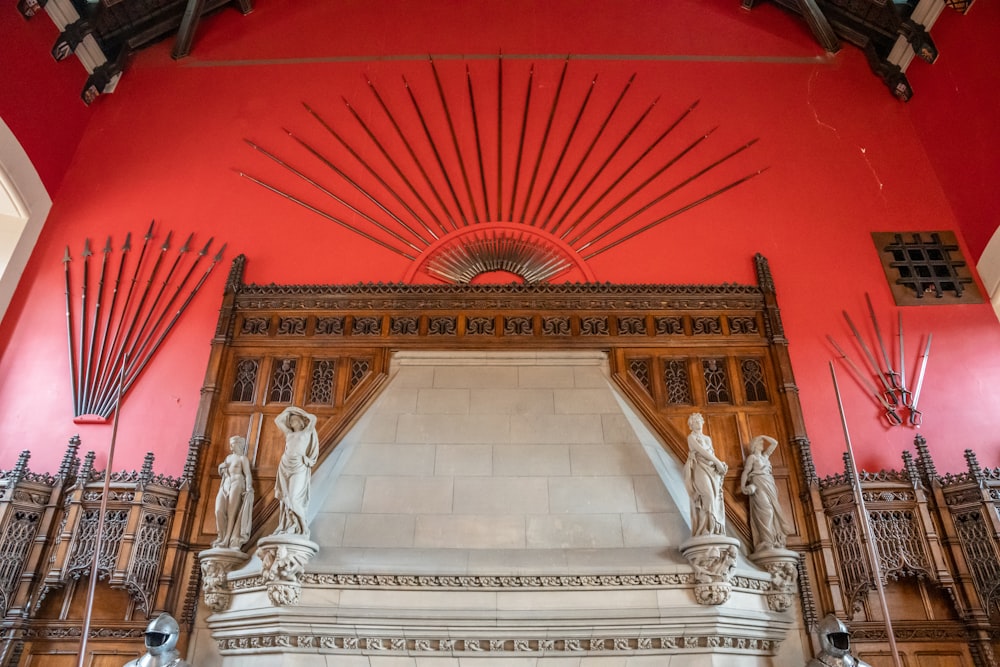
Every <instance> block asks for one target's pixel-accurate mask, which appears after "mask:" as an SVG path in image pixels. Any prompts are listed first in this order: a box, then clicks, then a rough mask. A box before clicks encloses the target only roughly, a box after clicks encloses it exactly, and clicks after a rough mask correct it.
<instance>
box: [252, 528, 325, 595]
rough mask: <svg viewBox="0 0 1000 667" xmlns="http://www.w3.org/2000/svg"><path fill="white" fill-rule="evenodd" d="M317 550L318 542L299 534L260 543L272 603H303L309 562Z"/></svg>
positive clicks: (276, 536)
mask: <svg viewBox="0 0 1000 667" xmlns="http://www.w3.org/2000/svg"><path fill="white" fill-rule="evenodd" d="M317 553H319V545H318V544H316V543H315V542H313V541H311V540H307V539H304V538H301V537H297V536H295V535H289V534H276V535H270V536H268V537H265V538H262V539H261V540H260V541H259V542H258V543H257V556H258V557H260V561H261V564H262V570H261V579H262V580H263V582H264V585H265V586H266V587H267V597H268V599H269V600H270V601H271V605H272V606H275V607H290V606H294V605H297V604H298V603H299V595H300V593H301V591H302V583H301V578H302V575H303V574H304V573H305V566H306V563H308V562H309V561H310V560H312V557H313V556H315V555H316V554H317Z"/></svg>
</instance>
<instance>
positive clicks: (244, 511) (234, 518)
mask: <svg viewBox="0 0 1000 667" xmlns="http://www.w3.org/2000/svg"><path fill="white" fill-rule="evenodd" d="M229 450H230V452H231V453H230V454H229V455H228V456H226V459H225V460H224V461H223V462H222V463H220V464H219V475H220V476H221V477H222V483H221V484H220V485H219V494H218V495H217V496H216V497H215V525H216V528H217V530H218V531H219V536H218V538H216V540H215V541H214V542H212V546H213V547H219V548H222V549H242V548H243V545H244V544H246V542H247V540H248V539H250V529H251V525H252V520H253V516H252V512H253V478H252V476H251V474H250V459H249V458H248V457H247V441H246V438H244V437H243V436H239V435H234V436H233V437H231V438H229Z"/></svg>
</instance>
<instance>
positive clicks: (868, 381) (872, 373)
mask: <svg viewBox="0 0 1000 667" xmlns="http://www.w3.org/2000/svg"><path fill="white" fill-rule="evenodd" d="M865 302H866V303H867V304H868V314H869V316H870V317H871V320H872V327H873V328H874V329H875V338H876V340H877V341H878V347H879V352H880V353H881V355H880V356H881V364H880V363H879V360H878V359H877V358H876V356H875V354H874V353H873V352H872V349H871V347H869V346H868V344H867V343H866V342H865V339H864V338H863V337H862V336H861V332H860V331H858V327H857V326H855V324H854V322H853V321H852V320H851V316H850V315H848V314H847V311H846V310H845V311H843V314H844V319H845V320H846V321H847V325H848V326H849V327H850V328H851V332H852V333H853V334H854V339H855V340H856V341H857V343H858V346H859V347H860V348H861V351H862V353H863V354H864V358H865V360H866V362H867V363H866V368H865V369H862V368H861V367H860V366H858V364H856V363H855V362H854V360H853V359H851V358H850V357H849V356H847V353H846V352H844V350H843V349H842V348H841V347H840V345H838V344H837V341H835V340H834V339H833V337H832V336H829V335H828V336H827V337H826V338H827V340H829V341H830V344H831V345H833V347H834V349H835V350H836V351H837V354H839V355H840V361H841V362H842V363H843V364H844V365H846V366H847V368H848V369H849V370H850V371H851V373H852V374H853V375H854V377H855V378H857V380H858V381H859V382H860V383H861V384H862V386H864V388H865V390H866V391H867V392H868V393H869V394H870V395H871V396H873V397H874V398H875V401H876V402H877V403H878V405H879V407H880V408H881V409H882V410H883V417H884V419H885V421H886V423H887V424H888V425H889V426H890V427H891V426H902V425H904V424H908V425H910V426H914V427H916V428H920V426H921V424H923V413H922V412H920V410H919V409H918V408H917V405H918V403H919V402H920V391H921V389H922V388H923V386H924V372H925V371H926V370H927V358H928V355H929V354H930V349H931V340H932V339H933V337H934V334H927V340H926V341H924V346H923V352H921V354H920V360H919V362H918V369H917V382H916V385H915V386H914V388H913V389H912V390H910V388H909V387H908V386H907V384H906V356H905V353H904V340H903V313H902V312H900V313H898V315H897V325H896V331H897V333H896V337H897V338H898V342H899V358H898V360H897V361H898V366H897V365H894V364H893V362H892V357H891V355H890V354H889V350H888V349H887V348H886V345H885V340H884V339H883V338H882V329H881V328H880V327H879V324H878V318H877V317H876V316H875V309H874V308H873V307H872V300H871V297H870V296H869V295H868V294H867V293H866V294H865ZM872 378H874V379H875V380H877V381H878V383H877V384H876V382H875V380H873V379H872ZM880 387H881V388H880Z"/></svg>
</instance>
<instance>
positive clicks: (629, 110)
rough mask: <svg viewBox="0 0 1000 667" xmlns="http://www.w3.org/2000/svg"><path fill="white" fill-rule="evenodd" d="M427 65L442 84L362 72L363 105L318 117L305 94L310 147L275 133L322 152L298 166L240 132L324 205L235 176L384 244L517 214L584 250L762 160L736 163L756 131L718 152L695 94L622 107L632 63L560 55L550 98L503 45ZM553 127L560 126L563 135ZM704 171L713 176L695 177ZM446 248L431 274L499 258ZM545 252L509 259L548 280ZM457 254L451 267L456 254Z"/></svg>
mask: <svg viewBox="0 0 1000 667" xmlns="http://www.w3.org/2000/svg"><path fill="white" fill-rule="evenodd" d="M427 67H428V68H429V74H430V75H431V80H432V81H433V88H434V89H435V90H436V94H434V92H431V93H424V92H423V89H422V88H421V86H420V84H419V83H418V81H419V80H420V77H421V73H420V71H419V70H418V69H414V71H413V73H412V76H413V77H415V78H414V79H413V80H411V79H410V78H407V77H406V76H404V77H403V79H402V82H401V83H400V84H399V85H381V84H380V86H376V84H375V82H373V81H372V80H371V79H369V78H368V77H367V76H366V77H365V84H366V85H365V87H366V88H367V89H368V91H369V92H370V93H371V96H370V98H369V99H368V101H364V100H362V101H360V102H357V103H355V102H351V101H348V100H347V99H346V98H341V102H342V104H340V105H333V106H334V108H333V109H330V110H327V111H324V113H323V114H321V113H320V112H319V111H318V110H316V109H314V108H313V107H311V106H310V105H308V104H306V103H303V107H304V108H305V111H306V112H307V114H308V115H309V116H311V117H312V119H313V120H315V121H316V122H317V123H318V124H319V125H320V126H321V127H322V128H323V130H324V131H323V132H320V133H319V136H320V137H325V139H321V140H320V141H321V142H322V143H317V142H316V140H310V141H307V140H306V139H305V138H303V136H305V135H303V136H300V134H299V133H298V132H295V133H293V132H292V131H291V130H288V129H284V132H285V133H286V134H287V135H288V136H289V137H290V138H291V139H292V140H293V141H294V142H295V143H296V144H298V145H299V147H301V148H303V149H305V151H306V153H308V154H310V155H312V156H313V157H314V158H316V159H317V160H318V164H315V163H313V166H308V164H309V163H306V165H300V166H294V165H292V164H291V163H290V162H289V161H286V159H285V158H282V157H280V156H279V155H277V154H276V153H275V152H273V151H271V150H268V149H266V148H264V147H262V146H260V145H259V144H257V143H255V142H253V141H251V140H250V139H246V140H245V141H246V143H247V144H248V145H249V146H250V147H251V148H253V149H254V150H255V151H257V152H258V153H260V154H261V155H263V156H265V157H266V158H268V160H270V161H271V162H273V163H275V164H277V165H278V166H279V167H280V168H281V169H282V170H284V171H285V172H288V173H290V174H292V175H294V176H295V177H296V179H298V180H300V181H302V182H304V183H306V184H307V185H308V186H310V188H302V190H303V191H304V192H306V193H310V192H311V193H313V194H314V195H315V194H319V195H322V197H320V198H319V202H326V203H327V204H331V203H332V204H333V206H332V207H327V208H324V205H323V204H320V203H310V201H307V199H308V196H309V195H306V194H297V193H296V192H297V191H295V190H290V189H288V188H287V187H279V186H278V185H273V184H272V183H271V182H268V181H269V180H271V179H270V178H263V179H262V178H257V177H255V176H251V175H250V174H248V173H246V172H244V171H240V172H239V174H240V176H241V177H243V178H245V179H247V180H249V181H251V182H253V183H256V184H257V185H259V186H261V187H263V188H264V189H266V190H269V191H271V192H273V193H274V194H276V195H279V196H280V197H283V198H285V199H287V200H288V201H291V202H293V203H294V204H296V205H298V206H300V207H302V208H304V209H306V210H308V211H311V212H312V213H314V214H317V215H319V216H321V217H322V218H324V219H326V220H328V221H330V222H333V223H335V224H337V225H339V226H341V227H343V228H345V229H347V230H349V231H351V232H353V233H355V234H357V235H360V236H362V237H363V238H365V239H367V240H369V241H371V242H373V243H376V244H378V245H380V246H382V247H383V248H385V249H386V250H389V251H391V252H393V253H395V254H397V255H399V256H401V257H404V258H406V259H409V260H411V261H420V262H424V260H425V259H427V258H426V257H424V256H423V255H424V253H425V252H430V253H434V252H435V250H434V249H433V246H435V242H436V241H437V240H438V239H441V238H445V237H447V236H449V235H451V234H454V233H462V232H464V231H466V230H467V229H469V228H474V227H476V226H479V225H483V224H488V223H490V222H508V223H512V224H517V225H524V226H525V228H526V230H527V231H529V232H530V233H529V234H527V235H526V236H525V237H524V239H523V243H522V244H521V245H524V246H528V245H539V243H538V240H539V239H541V238H543V236H542V234H540V232H544V235H545V236H549V235H551V237H553V238H552V239H550V241H551V240H553V239H555V238H558V239H559V240H560V241H563V242H565V243H566V244H567V245H568V246H569V247H570V248H571V249H572V251H573V252H575V253H577V254H579V256H580V257H581V258H582V259H583V260H590V259H591V258H593V257H595V256H597V255H599V254H601V253H603V252H606V251H608V250H611V249H612V248H614V247H616V246H618V245H619V244H621V243H624V242H626V241H628V240H630V239H632V238H635V237H636V236H638V235H640V234H643V233H645V232H647V231H649V230H651V229H653V228H654V227H657V226H658V225H660V224H663V223H665V222H667V221H669V220H672V219H673V218H675V217H677V216H679V215H681V214H683V213H685V212H687V211H689V210H691V209H693V208H695V207H697V206H700V205H702V204H704V203H706V202H708V201H709V200H711V199H713V198H715V197H718V196H720V195H722V194H723V193H725V192H727V191H729V190H732V189H733V188H736V187H738V186H740V185H742V184H743V183H746V182H747V181H749V180H750V179H752V178H755V177H756V176H758V175H760V174H761V173H763V172H764V171H765V170H766V167H764V168H758V169H753V170H751V171H749V172H747V171H745V170H744V169H743V168H741V167H737V165H738V162H737V161H736V160H734V158H736V157H737V156H740V155H742V154H743V153H744V151H747V150H748V149H750V148H751V147H752V146H753V145H754V144H755V143H757V139H751V140H749V141H746V142H744V143H742V144H741V145H739V146H736V147H735V148H729V149H718V148H712V147H711V145H710V144H712V142H711V141H710V140H709V138H710V136H711V135H712V134H713V133H714V131H715V129H716V128H699V129H695V128H693V127H691V124H692V123H693V122H696V121H694V120H690V121H688V122H687V123H685V121H686V120H688V119H693V112H694V110H695V108H696V107H697V106H698V102H697V101H694V102H692V103H690V104H685V105H684V106H683V107H681V108H680V109H679V112H678V111H677V110H675V111H670V110H667V109H666V108H667V107H668V106H672V105H670V104H668V103H667V102H663V103H660V97H656V98H655V99H653V100H652V101H650V102H648V104H647V103H645V102H643V103H637V106H635V107H632V106H631V105H630V104H628V103H626V104H622V102H623V100H625V98H626V95H627V93H628V92H629V90H630V88H631V87H632V85H633V82H634V81H635V78H636V75H635V74H632V76H631V77H630V78H629V79H628V81H627V82H625V83H624V84H623V85H622V87H621V88H620V91H619V90H618V89H617V87H615V88H607V89H606V88H605V87H604V86H603V84H598V75H597V73H595V74H593V75H592V76H583V77H580V76H577V75H576V74H574V75H573V76H570V77H568V76H567V73H568V70H569V68H570V59H569V58H568V57H567V58H566V59H565V60H564V61H563V63H562V68H561V71H560V73H559V77H558V83H556V84H555V86H554V94H552V95H546V94H544V91H545V90H546V89H547V88H549V87H550V84H547V83H539V80H540V79H541V78H542V76H541V69H542V66H540V67H539V70H538V71H536V67H535V65H534V64H531V66H530V68H529V69H528V70H527V72H525V71H524V68H523V67H515V68H514V69H512V65H510V64H506V63H505V59H504V58H503V56H502V55H501V56H500V57H498V58H497V60H496V65H495V67H490V66H487V65H476V64H473V63H466V64H465V68H464V72H462V71H461V70H460V69H459V68H457V67H449V66H447V65H445V66H444V67H443V68H442V69H443V71H440V72H439V67H438V63H437V61H435V60H434V58H432V57H431V56H428V58H427ZM473 70H475V75H476V76H474V71H473ZM512 76H515V77H516V79H517V80H516V81H515V84H517V85H515V86H511V84H510V79H511V77H512ZM423 80H424V81H425V82H427V81H428V80H427V79H423ZM505 81H506V84H505ZM425 85H426V84H425ZM418 89H419V90H418ZM446 89H447V90H448V92H447V93H446ZM521 91H523V93H522V92H521ZM564 93H565V94H564ZM539 96H540V97H539ZM477 100H478V102H477ZM591 102H593V104H591ZM356 104H357V105H358V106H355V105H356ZM494 105H495V106H494ZM664 114H666V115H664ZM629 116H631V117H629ZM435 119H437V120H435ZM561 127H565V128H568V131H567V132H565V133H561V132H559V128H561ZM554 128H555V130H556V131H553V129H554ZM675 131H676V132H675ZM685 135H686V136H685ZM327 139H329V140H330V141H327ZM706 151H713V153H707V152H706ZM363 156H368V157H367V158H366V157H363ZM371 158H373V159H371ZM731 160H732V161H733V162H730V161H731ZM309 162H310V163H311V162H312V160H310V161H309ZM727 163H729V164H727ZM574 164H575V167H574V166H573V165H574ZM321 165H322V168H320V166H321ZM724 166H725V168H724ZM316 168H319V171H318V172H317V173H316V174H315V175H313V170H314V169H316ZM737 168H738V169H740V171H737V172H733V171H732V170H733V169H737ZM727 169H728V171H729V174H730V175H728V176H727V175H725V174H726V172H727ZM716 170H718V171H717V172H716ZM709 172H716V173H713V174H712V175H711V177H710V178H707V179H705V180H704V183H706V184H705V185H703V177H705V176H706V175H708V174H709ZM588 174H589V178H587V175H588ZM736 174H742V175H741V176H738V177H736V178H734V175H736ZM411 179H412V180H411ZM713 179H714V181H713ZM272 182H273V181H272ZM291 182H293V183H297V182H298V181H296V180H294V179H293V180H291ZM708 183H714V184H712V185H708ZM605 185H606V187H605ZM690 191H695V192H692V193H691V194H687V193H688V192H690ZM574 192H575V195H574V194H573V193H574ZM678 198H683V199H680V200H678ZM342 213H346V214H347V215H342ZM504 243H506V241H504ZM449 248H451V249H454V248H458V253H459V255H460V257H455V256H437V255H433V261H432V262H429V264H430V266H429V268H428V269H427V270H428V273H430V274H431V275H434V276H435V277H437V278H441V279H444V280H448V281H453V282H461V281H464V280H465V277H466V276H467V275H468V274H469V271H470V270H472V269H473V268H474V267H477V266H480V265H482V266H483V267H489V266H490V265H492V264H495V263H497V262H498V261H500V260H498V257H499V256H500V255H504V256H506V255H507V252H506V249H504V250H501V251H498V250H497V249H496V248H495V246H494V245H493V244H492V243H485V244H484V243H479V242H474V243H469V242H466V241H463V242H460V243H458V244H456V245H455V246H449ZM453 254H454V253H453ZM548 254H549V253H548V251H547V248H545V247H542V246H541V245H539V247H538V249H537V252H536V255H537V256H535V255H533V256H532V257H531V258H530V259H529V260H525V262H524V263H511V262H508V263H507V265H508V266H509V267H514V272H516V273H518V275H521V277H522V278H525V279H526V280H529V281H530V280H545V279H547V278H549V277H551V276H545V277H542V278H538V277H537V276H538V275H539V274H538V272H537V268H538V261H537V260H538V258H539V257H541V256H547V255H548ZM456 259H457V263H458V264H459V267H458V268H455V267H454V266H452V265H453V264H455V263H456ZM541 262H542V263H543V264H544V263H545V262H547V259H545V260H541ZM488 270H491V269H489V268H485V269H483V271H488ZM546 273H547V271H546ZM528 274H531V276H532V277H529V275H528Z"/></svg>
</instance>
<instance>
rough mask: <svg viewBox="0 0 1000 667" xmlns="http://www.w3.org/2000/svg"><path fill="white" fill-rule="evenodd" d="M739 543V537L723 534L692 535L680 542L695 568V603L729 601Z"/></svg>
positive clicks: (721, 602) (718, 603)
mask: <svg viewBox="0 0 1000 667" xmlns="http://www.w3.org/2000/svg"><path fill="white" fill-rule="evenodd" d="M739 544H740V541H739V540H737V539H735V538H732V537H726V536H724V535H702V536H699V537H692V538H691V539H689V540H687V541H685V542H683V543H682V544H681V554H682V555H683V556H684V557H685V558H686V559H687V561H688V563H690V564H691V567H692V568H693V569H694V581H695V585H694V598H695V601H696V602H697V603H698V604H703V605H720V604H723V603H725V602H726V601H728V600H729V594H730V593H731V592H732V590H733V588H732V578H733V571H734V570H735V569H736V556H737V554H738V553H739V551H738V549H739Z"/></svg>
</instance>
